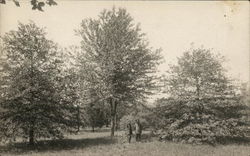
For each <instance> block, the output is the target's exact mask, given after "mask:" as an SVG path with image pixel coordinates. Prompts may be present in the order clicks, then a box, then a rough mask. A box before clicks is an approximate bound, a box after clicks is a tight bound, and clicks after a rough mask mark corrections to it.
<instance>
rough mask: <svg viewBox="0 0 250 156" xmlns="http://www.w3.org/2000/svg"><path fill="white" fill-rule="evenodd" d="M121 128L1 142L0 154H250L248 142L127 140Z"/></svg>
mask: <svg viewBox="0 0 250 156" xmlns="http://www.w3.org/2000/svg"><path fill="white" fill-rule="evenodd" d="M121 135H122V132H118V133H116V138H115V139H113V140H111V139H110V138H109V132H108V131H105V130H101V131H98V132H94V133H93V132H90V131H83V132H81V133H80V134H78V135H68V136H66V138H65V139H63V140H57V141H40V142H39V143H38V145H37V147H35V149H30V148H29V147H27V146H25V145H24V144H23V143H16V144H15V145H13V146H0V148H1V149H0V156H5V155H6V156H10V155H21V156H143V155H144V156H215V155H218V156H250V146H249V144H242V145H239V144H230V145H218V146H210V145H190V144H180V143H173V142H160V141H157V139H156V138H149V137H148V136H149V135H148V134H144V135H143V140H142V142H139V143H136V142H135V140H134V138H133V140H132V143H130V144H128V143H126V142H124V139H121V137H120V136H121Z"/></svg>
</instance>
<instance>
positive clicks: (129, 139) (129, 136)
mask: <svg viewBox="0 0 250 156" xmlns="http://www.w3.org/2000/svg"><path fill="white" fill-rule="evenodd" d="M127 138H128V143H130V142H131V138H132V135H128V136H127Z"/></svg>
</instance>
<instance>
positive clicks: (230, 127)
mask: <svg viewBox="0 0 250 156" xmlns="http://www.w3.org/2000/svg"><path fill="white" fill-rule="evenodd" d="M238 102H239V101H237V100H235V99H230V100H228V99H227V100H225V99H224V100H209V101H202V104H201V101H189V102H183V101H182V102H180V101H178V102H177V101H168V105H165V107H162V108H161V109H162V111H163V112H164V114H165V118H163V120H165V125H161V126H162V129H163V131H162V132H161V133H160V134H159V137H160V139H161V140H172V141H176V142H185V143H194V144H201V143H209V144H214V143H216V142H218V141H219V139H220V138H226V137H231V138H239V137H242V138H244V137H246V135H247V126H246V125H247V124H246V121H245V120H244V119H243V118H242V115H241V111H240V110H242V109H244V107H243V105H241V104H240V103H238ZM173 103H175V104H173ZM163 108H164V109H163ZM235 110H237V111H235Z"/></svg>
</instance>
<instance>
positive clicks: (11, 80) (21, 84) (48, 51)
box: [0, 23, 75, 145]
mask: <svg viewBox="0 0 250 156" xmlns="http://www.w3.org/2000/svg"><path fill="white" fill-rule="evenodd" d="M45 34H46V33H45V32H44V30H43V29H41V28H39V27H37V26H36V25H35V24H34V23H29V24H26V25H25V24H21V23H19V26H18V30H17V31H10V32H9V33H6V34H5V36H4V37H3V42H4V53H5V55H6V59H5V60H6V63H4V65H3V66H2V68H3V70H2V72H1V75H4V76H3V77H2V79H3V82H4V83H3V84H1V92H2V99H3V100H1V103H0V104H1V106H2V108H3V109H4V111H3V112H1V114H0V120H1V122H2V123H3V124H2V125H1V131H2V132H4V135H5V138H6V139H13V138H15V137H23V138H28V139H29V143H30V144H31V145H33V144H34V142H35V140H36V138H41V137H43V138H51V137H53V138H60V137H62V136H63V131H64V130H65V131H66V130H70V129H71V128H72V127H74V123H75V122H74V121H72V118H73V115H74V112H75V107H73V105H72V104H71V102H72V101H71V100H69V99H70V98H68V97H66V96H65V95H66V94H65V92H67V82H66V81H65V78H64V75H63V73H61V71H62V70H63V68H62V66H63V64H62V61H61V57H60V56H59V55H58V47H57V45H56V44H55V43H53V42H52V41H51V40H48V39H46V37H45Z"/></svg>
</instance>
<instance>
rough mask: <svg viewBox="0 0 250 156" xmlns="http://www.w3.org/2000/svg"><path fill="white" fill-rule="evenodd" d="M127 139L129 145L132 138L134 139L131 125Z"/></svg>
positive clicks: (129, 125) (128, 125) (128, 128)
mask: <svg viewBox="0 0 250 156" xmlns="http://www.w3.org/2000/svg"><path fill="white" fill-rule="evenodd" d="M126 132H127V139H128V143H130V142H131V138H132V135H133V130H132V126H131V123H128V124H127V131H126Z"/></svg>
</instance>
